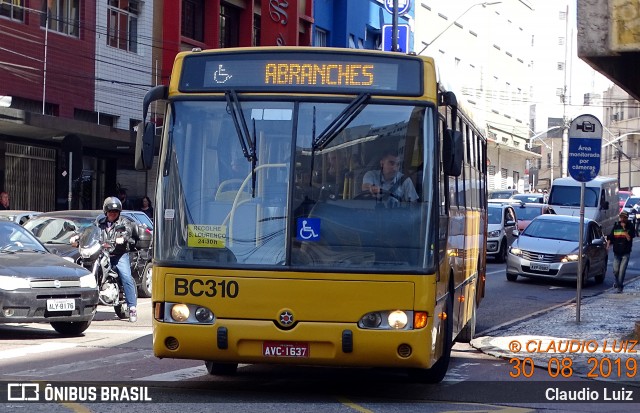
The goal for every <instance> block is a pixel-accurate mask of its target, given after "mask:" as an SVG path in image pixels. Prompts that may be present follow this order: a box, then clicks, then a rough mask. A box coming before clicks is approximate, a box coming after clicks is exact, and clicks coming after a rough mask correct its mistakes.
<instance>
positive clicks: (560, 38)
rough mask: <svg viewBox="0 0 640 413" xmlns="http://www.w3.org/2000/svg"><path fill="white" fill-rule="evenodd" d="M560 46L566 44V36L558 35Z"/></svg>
mask: <svg viewBox="0 0 640 413" xmlns="http://www.w3.org/2000/svg"><path fill="white" fill-rule="evenodd" d="M558 46H564V37H558Z"/></svg>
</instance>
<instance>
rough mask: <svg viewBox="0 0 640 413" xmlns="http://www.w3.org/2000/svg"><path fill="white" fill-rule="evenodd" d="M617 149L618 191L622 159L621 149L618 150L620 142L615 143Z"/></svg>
mask: <svg viewBox="0 0 640 413" xmlns="http://www.w3.org/2000/svg"><path fill="white" fill-rule="evenodd" d="M616 146H617V149H618V189H620V183H621V182H620V161H621V160H620V158H621V157H622V153H621V152H622V148H620V142H617V143H616Z"/></svg>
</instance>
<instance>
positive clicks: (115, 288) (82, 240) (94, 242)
mask: <svg viewBox="0 0 640 413" xmlns="http://www.w3.org/2000/svg"><path fill="white" fill-rule="evenodd" d="M121 229H124V226H122V227H116V228H115V230H114V231H110V234H107V232H106V231H103V230H101V229H100V228H98V227H97V226H95V225H90V226H88V227H87V228H85V229H84V230H83V231H82V233H81V234H80V236H79V239H78V249H79V251H80V261H81V265H82V266H83V267H85V268H87V269H88V270H90V271H91V272H92V273H93V274H94V275H95V277H96V281H97V283H98V290H99V293H98V300H99V302H100V304H103V305H108V306H112V307H113V309H114V310H115V312H116V314H117V316H118V317H119V318H121V319H125V318H129V308H128V306H127V303H126V301H125V299H124V290H123V288H122V286H121V285H120V283H119V282H118V278H119V277H118V273H117V272H116V270H115V268H113V267H112V265H111V260H110V259H109V254H110V253H111V252H113V250H114V249H115V246H116V240H115V238H116V233H117V232H118V231H119V230H121Z"/></svg>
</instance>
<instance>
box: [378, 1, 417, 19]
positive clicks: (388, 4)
mask: <svg viewBox="0 0 640 413" xmlns="http://www.w3.org/2000/svg"><path fill="white" fill-rule="evenodd" d="M384 8H385V10H387V11H388V12H389V13H391V14H393V0H384ZM410 8H411V1H410V0H398V16H403V15H405V14H407V13H408V12H409V9H410Z"/></svg>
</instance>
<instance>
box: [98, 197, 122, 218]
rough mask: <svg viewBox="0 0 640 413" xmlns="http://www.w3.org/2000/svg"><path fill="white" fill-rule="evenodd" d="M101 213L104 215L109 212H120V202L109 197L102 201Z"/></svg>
mask: <svg viewBox="0 0 640 413" xmlns="http://www.w3.org/2000/svg"><path fill="white" fill-rule="evenodd" d="M102 211H103V212H104V213H105V214H106V213H107V212H109V211H118V212H120V211H122V202H120V200H119V199H118V198H116V197H115V196H110V197H108V198H107V199H105V200H104V204H102Z"/></svg>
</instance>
